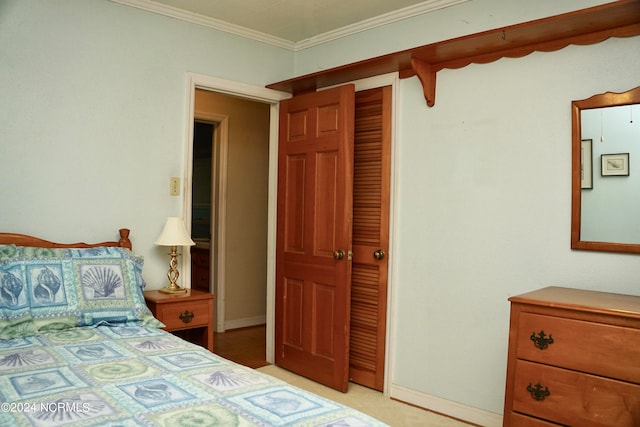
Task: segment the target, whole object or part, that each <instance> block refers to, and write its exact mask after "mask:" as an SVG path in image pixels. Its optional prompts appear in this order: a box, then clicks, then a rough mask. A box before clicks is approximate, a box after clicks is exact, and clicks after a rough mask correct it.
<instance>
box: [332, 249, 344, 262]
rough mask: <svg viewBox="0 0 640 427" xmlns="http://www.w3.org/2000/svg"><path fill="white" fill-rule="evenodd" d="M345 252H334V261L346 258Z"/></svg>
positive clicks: (339, 250) (340, 250)
mask: <svg viewBox="0 0 640 427" xmlns="http://www.w3.org/2000/svg"><path fill="white" fill-rule="evenodd" d="M344 255H345V254H344V251H343V250H342V249H338V250H337V251H333V259H337V260H338V261H340V260H341V259H343V258H344Z"/></svg>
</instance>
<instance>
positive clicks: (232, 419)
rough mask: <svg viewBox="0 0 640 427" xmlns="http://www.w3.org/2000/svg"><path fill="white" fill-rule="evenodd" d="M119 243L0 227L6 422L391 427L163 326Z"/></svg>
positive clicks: (0, 392) (0, 406)
mask: <svg viewBox="0 0 640 427" xmlns="http://www.w3.org/2000/svg"><path fill="white" fill-rule="evenodd" d="M142 268H143V260H142V258H141V257H139V256H137V255H136V254H135V253H134V252H133V251H132V250H131V241H130V240H129V231H128V230H126V229H122V230H120V238H119V240H117V241H107V242H102V243H98V244H85V243H75V244H59V243H54V242H51V241H47V240H42V239H38V238H35V237H31V236H26V235H22V234H13V233H0V425H1V426H63V425H64V426H82V427H85V426H101V427H106V426H112V427H115V426H122V427H132V426H167V427H168V426H214V425H219V426H225V427H226V426H253V425H259V426H383V425H384V424H383V423H381V422H379V421H377V420H375V419H373V418H371V417H369V416H367V415H365V414H363V413H360V412H358V411H356V410H354V409H351V408H348V407H346V406H343V405H341V404H338V403H336V402H333V401H330V400H327V399H325V398H322V397H320V396H317V395H314V394H312V393H309V392H306V391H304V390H301V389H298V388H295V387H293V386H291V385H289V384H287V383H285V382H283V381H281V380H278V379H276V378H273V377H271V376H268V375H265V374H263V373H260V372H258V371H255V370H253V369H250V368H247V367H244V366H241V365H238V364H235V363H233V362H231V361H228V360H226V359H223V358H221V357H219V356H217V355H215V354H213V353H210V352H209V351H207V350H206V349H204V348H202V347H199V346H197V345H195V344H192V343H189V342H187V341H184V340H182V339H180V338H178V337H176V336H174V335H172V334H170V333H168V332H166V331H164V330H163V329H162V326H163V325H162V324H161V323H160V322H159V321H158V320H157V319H155V318H154V317H153V315H152V314H151V312H150V311H149V310H148V308H147V307H146V305H145V303H144V299H143V294H142V289H143V288H144V286H145V283H144V280H143V278H142Z"/></svg>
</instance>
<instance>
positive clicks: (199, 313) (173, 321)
mask: <svg viewBox="0 0 640 427" xmlns="http://www.w3.org/2000/svg"><path fill="white" fill-rule="evenodd" d="M210 316H211V313H209V303H208V302H206V301H201V302H200V301H197V302H196V301H194V302H191V303H189V304H184V305H182V304H176V305H173V304H172V305H170V306H168V307H163V308H162V315H161V319H162V323H164V324H165V325H166V329H167V330H168V331H171V330H175V329H181V328H194V327H198V326H207V325H208V324H209V317H210Z"/></svg>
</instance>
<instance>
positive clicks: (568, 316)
mask: <svg viewBox="0 0 640 427" xmlns="http://www.w3.org/2000/svg"><path fill="white" fill-rule="evenodd" d="M509 301H511V324H510V331H509V354H508V361H507V384H506V396H505V405H504V423H503V425H504V426H505V427H507V426H526V427H537V426H556V425H565V426H579V427H587V426H616V427H630V426H640V296H630V295H620V294H611V293H605V292H594V291H584V290H578V289H568V288H559V287H548V288H544V289H540V290H537V291H534V292H529V293H527V294H523V295H518V296H515V297H512V298H509Z"/></svg>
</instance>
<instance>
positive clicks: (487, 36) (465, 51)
mask: <svg viewBox="0 0 640 427" xmlns="http://www.w3.org/2000/svg"><path fill="white" fill-rule="evenodd" d="M639 34H640V0H622V1H617V2H613V3H607V4H604V5H600V6H595V7H590V8H587V9H582V10H578V11H574V12H569V13H564V14H561V15H556V16H552V17H548V18H543V19H538V20H535V21H529V22H525V23H522V24H516V25H510V26H508V27H502V28H497V29H494V30H489V31H484V32H480V33H476V34H471V35H468V36H463V37H458V38H454V39H450V40H445V41H441V42H436V43H431V44H428V45H424V46H420V47H416V48H413V49H407V50H403V51H399V52H395V53H390V54H387V55H383V56H378V57H375V58H371V59H366V60H363V61H358V62H354V63H352V64H348V65H342V66H339V67H335V68H331V69H328V70H324V71H318V72H316V73H311V74H307V75H304V76H300V77H294V78H292V79H289V80H284V81H281V82H277V83H272V84H269V85H267V87H268V88H270V89H276V90H281V91H284V92H289V93H292V94H294V95H295V94H298V93H303V92H311V91H315V90H317V89H319V88H322V87H326V86H332V85H337V84H341V83H345V82H349V81H353V80H358V79H363V78H367V77H373V76H377V75H381V74H386V73H391V72H399V75H400V78H407V77H412V76H415V75H417V76H418V78H419V79H420V82H421V83H422V88H423V92H424V97H425V99H426V101H427V105H428V106H430V107H432V106H433V105H434V104H435V94H436V73H437V72H438V71H439V70H442V69H443V68H449V69H455V68H462V67H465V66H467V65H469V64H472V63H476V64H486V63H489V62H493V61H496V60H498V59H500V58H504V57H508V58H520V57H522V56H525V55H528V54H530V53H532V52H536V51H539V52H552V51H555V50H558V49H562V48H563V47H566V46H568V45H571V44H575V45H589V44H594V43H599V42H601V41H603V40H606V39H608V38H610V37H631V36H636V35H639Z"/></svg>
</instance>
